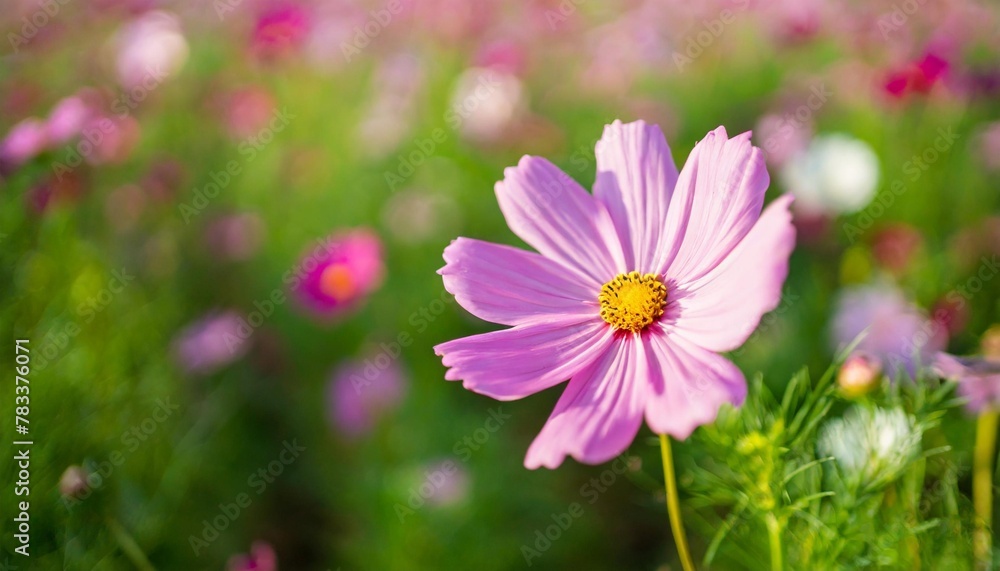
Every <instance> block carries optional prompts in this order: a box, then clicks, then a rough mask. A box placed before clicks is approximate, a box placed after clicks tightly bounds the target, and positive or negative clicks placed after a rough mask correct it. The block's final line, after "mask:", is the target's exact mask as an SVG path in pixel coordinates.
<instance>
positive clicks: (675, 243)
mask: <svg viewBox="0 0 1000 571" xmlns="http://www.w3.org/2000/svg"><path fill="white" fill-rule="evenodd" d="M769 182H770V178H769V177H768V174H767V169H766V168H765V166H764V155H763V153H762V152H761V150H760V149H757V148H754V147H753V146H752V145H751V144H750V133H749V132H746V133H743V134H741V135H737V136H736V137H733V138H732V139H729V138H727V135H726V130H725V128H723V127H719V128H718V129H716V130H715V131H712V132H711V133H709V134H708V135H706V136H705V138H704V139H702V140H701V142H699V143H698V144H697V145H695V147H694V150H693V151H691V155H690V156H689V157H688V160H687V162H686V163H685V164H684V168H682V169H681V173H680V176H679V177H678V179H677V187H676V188H675V189H674V193H673V196H672V198H671V201H670V208H669V209H668V211H667V223H666V227H667V228H669V229H670V230H672V231H673V235H672V236H666V237H665V239H664V240H665V242H666V246H665V247H664V248H662V254H661V256H660V257H659V258H657V260H656V267H657V268H661V271H663V270H665V271H666V273H667V276H668V278H671V279H677V280H679V281H692V280H696V279H698V278H699V277H701V276H702V275H704V274H705V273H707V272H709V271H711V270H712V268H714V267H715V266H717V265H719V263H720V262H721V261H722V260H723V259H725V257H726V256H727V255H728V254H729V252H730V251H731V250H732V249H733V247H735V246H736V245H737V244H739V242H740V240H742V239H743V237H744V236H745V235H746V234H747V232H749V231H750V228H752V227H753V225H754V223H755V222H756V221H757V218H758V217H759V216H760V210H761V207H762V206H763V204H764V193H765V192H766V191H767V186H768V184H769ZM668 232H669V231H668ZM651 271H654V272H655V271H657V270H651Z"/></svg>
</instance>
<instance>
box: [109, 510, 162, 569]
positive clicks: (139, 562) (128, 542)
mask: <svg viewBox="0 0 1000 571" xmlns="http://www.w3.org/2000/svg"><path fill="white" fill-rule="evenodd" d="M108 528H109V529H110V530H111V535H113V536H114V538H115V540H117V541H118V546H119V547H120V548H121V550H122V552H124V553H125V556H126V557H128V558H129V560H130V561H131V562H132V565H134V566H135V567H136V568H137V569H140V570H141V571H156V568H155V567H153V564H152V563H150V562H149V559H146V554H145V553H143V552H142V548H141V547H139V544H138V543H136V542H135V539H133V538H132V536H131V535H129V532H128V531H127V530H126V529H125V527H124V526H123V525H122V524H120V523H118V520H117V519H115V518H109V519H108Z"/></svg>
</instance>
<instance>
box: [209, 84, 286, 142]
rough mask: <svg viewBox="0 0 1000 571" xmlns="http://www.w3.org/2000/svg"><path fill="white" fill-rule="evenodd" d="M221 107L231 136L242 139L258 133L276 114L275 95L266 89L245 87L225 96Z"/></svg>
mask: <svg viewBox="0 0 1000 571" xmlns="http://www.w3.org/2000/svg"><path fill="white" fill-rule="evenodd" d="M221 105H222V108H221V109H220V111H221V115H222V118H223V122H224V124H225V127H226V130H227V131H228V132H229V136H231V137H232V138H234V139H237V140H242V139H246V138H247V137H250V136H252V135H256V134H257V133H259V132H260V131H261V129H263V128H264V127H266V126H267V123H268V121H270V120H271V118H272V117H273V115H274V110H275V107H276V105H275V102H274V97H272V96H271V94H270V93H268V92H267V90H266V89H264V88H261V87H256V86H250V87H245V88H242V89H238V90H236V91H233V92H232V93H229V94H228V95H227V96H226V97H224V99H223V101H222V103H221Z"/></svg>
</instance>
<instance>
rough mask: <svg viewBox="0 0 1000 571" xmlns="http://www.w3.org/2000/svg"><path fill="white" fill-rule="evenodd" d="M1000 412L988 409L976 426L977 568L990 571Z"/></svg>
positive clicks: (974, 494) (973, 486) (974, 493)
mask: <svg viewBox="0 0 1000 571" xmlns="http://www.w3.org/2000/svg"><path fill="white" fill-rule="evenodd" d="M998 417H1000V413H998V412H997V411H996V410H992V409H991V410H987V411H984V412H983V413H982V414H980V415H979V420H978V422H977V423H976V450H975V456H974V458H973V468H972V503H973V504H974V505H975V507H976V535H975V540H974V543H973V545H974V548H975V553H976V569H981V570H986V569H990V563H991V561H990V560H991V559H992V555H993V537H992V533H991V528H992V527H993V457H994V456H995V455H996V443H997V419H998Z"/></svg>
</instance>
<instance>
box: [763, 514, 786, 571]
mask: <svg viewBox="0 0 1000 571" xmlns="http://www.w3.org/2000/svg"><path fill="white" fill-rule="evenodd" d="M764 521H765V522H766V523H767V537H768V539H769V540H770V543H771V571H782V569H783V568H784V563H782V553H781V524H780V523H779V522H778V518H777V516H775V515H774V512H768V513H767V516H766V517H765V518H764Z"/></svg>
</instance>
